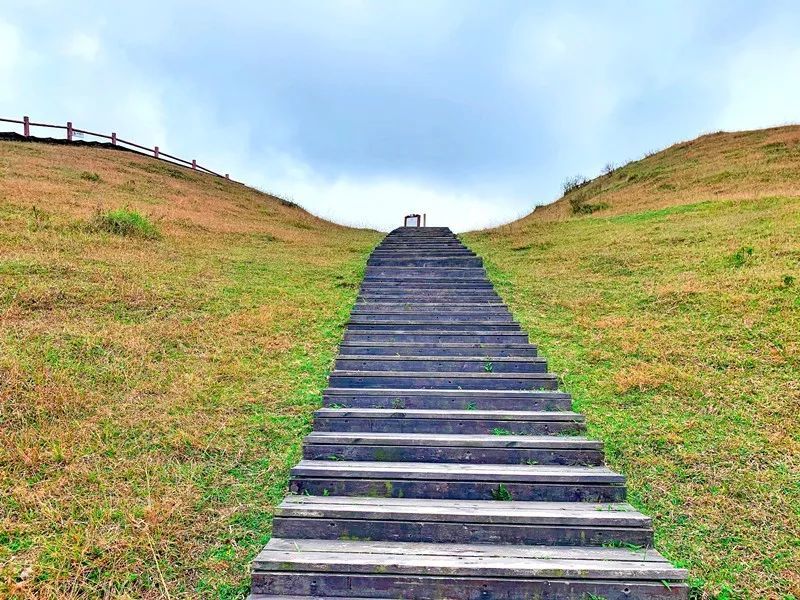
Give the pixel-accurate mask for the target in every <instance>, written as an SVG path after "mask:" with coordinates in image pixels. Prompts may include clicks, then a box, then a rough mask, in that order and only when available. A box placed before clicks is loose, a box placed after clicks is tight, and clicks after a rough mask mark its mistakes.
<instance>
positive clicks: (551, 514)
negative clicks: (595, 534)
mask: <svg viewBox="0 0 800 600" xmlns="http://www.w3.org/2000/svg"><path fill="white" fill-rule="evenodd" d="M327 498H329V497H324V496H323V497H321V498H320V497H308V496H307V497H305V499H304V501H303V502H295V501H291V500H290V501H284V502H283V503H281V504H280V505H279V506H278V508H277V510H276V513H275V514H276V515H278V516H283V517H305V516H309V517H313V518H319V519H333V518H346V519H378V520H381V521H436V522H442V521H447V522H450V523H492V524H506V525H510V524H520V525H523V524H524V525H591V526H593V527H628V528H640V529H641V528H649V527H650V526H651V525H652V520H651V519H650V517H646V516H645V515H643V514H642V513H640V512H638V511H636V510H633V508H632V507H630V505H623V506H625V510H605V509H599V508H598V507H603V506H609V505H601V504H587V505H581V504H580V503H568V502H565V503H555V502H552V503H548V502H541V503H537V502H527V503H522V502H515V503H513V504H510V505H509V504H506V503H504V502H470V501H461V500H451V501H449V502H448V503H444V502H441V501H430V500H419V499H409V500H405V499H402V500H395V499H383V498H366V499H365V500H366V501H362V502H352V501H350V502H348V500H352V498H339V500H338V502H326V500H327ZM611 506H613V505H611Z"/></svg>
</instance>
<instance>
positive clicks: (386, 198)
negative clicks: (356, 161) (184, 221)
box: [245, 158, 521, 231]
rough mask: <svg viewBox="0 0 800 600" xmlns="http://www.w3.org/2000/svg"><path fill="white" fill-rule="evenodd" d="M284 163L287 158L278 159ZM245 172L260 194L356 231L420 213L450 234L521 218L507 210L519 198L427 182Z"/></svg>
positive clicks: (305, 171) (301, 170)
mask: <svg viewBox="0 0 800 600" xmlns="http://www.w3.org/2000/svg"><path fill="white" fill-rule="evenodd" d="M280 162H281V163H283V164H284V165H285V164H286V163H287V162H290V161H288V160H286V159H285V158H284V159H281V161H280ZM269 170H270V169H269V168H268V167H267V168H263V169H262V170H260V172H256V171H253V170H251V171H250V172H249V173H247V174H246V175H245V179H246V180H247V181H249V182H255V184H256V185H258V186H259V187H261V189H264V190H265V191H268V192H272V193H275V194H278V195H280V196H282V197H286V198H288V199H290V200H292V201H294V202H297V203H298V204H300V205H302V206H303V207H304V208H306V209H307V210H310V211H311V212H313V213H314V214H316V215H319V216H321V217H323V218H329V219H332V220H335V221H336V222H338V223H344V224H347V225H353V226H358V227H370V228H374V229H380V230H391V229H393V228H395V227H398V226H400V225H401V224H402V220H403V217H404V216H405V215H407V214H412V213H419V214H422V213H425V214H426V215H427V223H428V225H437V226H447V227H450V228H451V229H453V231H468V230H471V229H479V228H482V227H486V226H487V225H488V224H501V223H504V222H508V221H509V220H512V219H514V218H516V217H519V216H521V215H520V214H519V211H518V210H515V209H514V208H513V207H514V206H518V205H519V199H515V198H509V197H503V196H499V195H495V194H492V193H491V192H486V193H481V192H480V191H477V190H472V189H470V190H458V189H453V188H452V187H443V186H437V185H435V184H431V183H429V182H421V181H414V180H410V179H398V178H393V177H377V178H365V177H358V178H354V177H350V176H346V175H343V176H340V177H337V178H334V179H327V178H324V177H321V176H319V175H317V174H315V173H313V172H312V171H311V169H310V168H309V167H308V166H294V167H292V168H290V169H287V170H286V171H285V172H286V173H290V172H291V173H293V174H294V176H292V177H281V176H280V175H278V176H274V177H272V176H265V175H264V171H269Z"/></svg>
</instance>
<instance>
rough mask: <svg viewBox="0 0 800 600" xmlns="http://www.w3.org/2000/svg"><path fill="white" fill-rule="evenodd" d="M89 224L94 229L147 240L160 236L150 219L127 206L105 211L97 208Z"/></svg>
mask: <svg viewBox="0 0 800 600" xmlns="http://www.w3.org/2000/svg"><path fill="white" fill-rule="evenodd" d="M89 226H90V228H91V229H92V230H94V231H105V232H106V233H112V234H114V235H122V236H133V237H141V238H145V239H148V240H155V239H158V238H160V237H161V233H160V232H159V231H158V229H157V228H156V226H155V225H154V224H153V222H152V221H151V220H150V219H148V218H147V217H146V216H144V215H142V214H141V213H139V212H137V211H135V210H130V209H128V208H118V209H116V210H109V211H106V212H103V211H100V210H98V211H97V213H96V214H95V216H94V218H93V219H92V221H91V223H90V224H89Z"/></svg>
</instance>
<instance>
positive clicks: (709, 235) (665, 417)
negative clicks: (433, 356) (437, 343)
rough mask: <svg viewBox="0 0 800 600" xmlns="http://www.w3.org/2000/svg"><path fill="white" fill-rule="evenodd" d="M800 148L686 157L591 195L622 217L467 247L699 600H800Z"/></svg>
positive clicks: (757, 145) (472, 241)
mask: <svg viewBox="0 0 800 600" xmlns="http://www.w3.org/2000/svg"><path fill="white" fill-rule="evenodd" d="M799 131H800V130H798V128H779V129H771V130H766V131H763V132H746V133H742V134H724V135H713V136H705V137H703V138H700V139H699V140H696V141H694V142H689V143H686V144H679V145H678V146H674V147H673V148H672V149H670V150H667V151H665V152H663V153H661V154H660V155H659V154H657V155H654V156H651V157H649V158H647V159H643V160H642V161H638V162H637V163H633V164H631V165H627V166H625V167H623V168H621V169H619V170H618V171H617V172H616V173H615V174H612V175H610V176H606V177H603V178H600V179H598V180H595V181H594V182H592V183H590V184H589V185H587V186H586V188H591V187H594V188H602V189H603V190H604V191H601V192H599V193H598V194H597V195H596V196H595V197H593V198H592V199H591V202H606V203H608V204H609V208H608V209H605V210H602V211H599V212H597V213H595V214H592V215H590V216H580V217H570V216H569V202H568V200H569V199H568V198H567V199H565V200H562V201H560V202H559V203H556V204H555V205H553V206H551V207H547V208H545V209H537V210H536V211H535V212H534V213H533V214H532V215H529V216H528V217H525V218H523V219H521V220H520V221H517V222H515V223H512V224H510V225H506V226H503V227H500V228H497V229H492V230H486V231H481V232H474V233H471V234H467V235H465V236H463V237H464V239H465V241H466V242H467V243H468V244H469V245H470V246H471V247H472V248H473V249H474V250H475V251H477V252H478V253H480V254H482V255H483V256H484V258H485V259H486V260H487V262H488V263H489V266H490V274H491V277H492V279H493V281H494V282H495V284H496V285H497V286H498V288H499V290H498V291H500V293H501V295H502V296H503V297H504V298H505V299H506V300H507V302H508V303H509V305H510V307H511V309H512V312H513V313H514V315H515V316H516V317H517V318H518V319H519V320H520V321H521V322H522V323H523V325H524V326H525V327H526V328H527V329H528V330H529V331H530V332H531V339H532V340H533V341H535V342H537V343H538V344H539V345H540V347H541V349H542V352H543V354H544V355H546V356H547V357H548V358H549V359H550V360H551V363H552V365H553V370H554V371H556V372H558V373H559V374H561V375H562V377H563V379H564V382H565V389H566V390H568V391H570V392H572V393H573V394H574V396H575V397H576V406H577V409H578V410H580V411H582V412H585V413H586V416H587V422H588V424H589V430H590V433H591V434H593V435H595V436H597V437H599V438H601V439H603V440H604V441H605V442H606V448H607V454H608V456H609V460H610V462H611V464H612V466H613V467H614V468H616V469H618V470H620V471H622V472H623V473H625V474H626V475H627V476H628V477H629V489H630V490H631V495H632V501H633V502H634V504H636V505H637V506H638V507H640V508H642V509H643V510H644V511H645V512H646V513H648V514H650V515H652V516H653V517H654V518H655V525H656V536H657V547H658V549H659V550H661V551H662V552H663V553H664V554H666V555H667V556H668V557H669V558H670V559H672V560H674V561H676V562H677V563H678V564H680V565H682V566H686V567H688V568H689V569H690V573H691V576H692V584H693V587H694V589H695V596H696V597H697V598H719V599H730V598H748V599H754V600H755V599H767V598H768V599H777V600H788V599H794V598H800V575H798V574H800V546H798V543H797V540H798V539H800V486H799V485H798V482H800V426H798V414H800V384H798V373H800V242H799V241H798V240H800V199H799V198H798V190H797V189H796V186H797V185H798V182H800V170H798V168H797V164H798V163H799V162H800V146H798V142H797V140H798V132H799ZM792 165H795V166H792ZM625 173H628V174H630V175H633V174H635V173H639V174H647V173H649V174H651V175H646V176H645V175H641V176H640V179H641V180H632V181H630V182H628V183H625V184H621V183H620V179H619V178H621V177H622V176H623V174H625ZM655 173H657V174H655ZM626 177H627V176H626ZM667 185H672V186H674V187H675V189H674V190H670V191H669V192H667V191H666V190H660V189H659V188H660V187H664V186H667ZM615 186H616V187H615ZM609 215H610V216H609Z"/></svg>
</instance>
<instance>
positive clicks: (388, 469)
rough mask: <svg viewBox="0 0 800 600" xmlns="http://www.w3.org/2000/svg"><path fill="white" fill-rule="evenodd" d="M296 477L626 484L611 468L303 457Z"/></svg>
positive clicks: (296, 471) (298, 465)
mask: <svg viewBox="0 0 800 600" xmlns="http://www.w3.org/2000/svg"><path fill="white" fill-rule="evenodd" d="M292 475H293V476H296V477H297V476H300V477H303V476H305V477H345V478H367V479H377V478H381V479H385V478H397V479H417V480H436V479H447V480H450V481H475V480H479V481H497V482H510V481H516V482H542V483H607V484H616V483H624V482H625V478H624V477H623V476H622V475H620V474H618V473H615V472H614V471H612V470H610V469H609V468H608V467H601V466H597V467H582V466H572V465H570V466H561V465H496V464H453V463H417V462H406V463H401V462H398V463H390V462H374V461H327V460H301V461H300V462H299V463H298V464H297V465H296V466H295V467H294V468H293V469H292Z"/></svg>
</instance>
